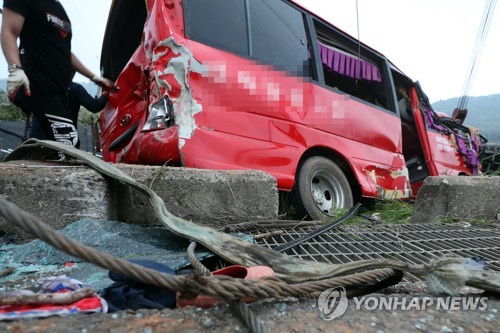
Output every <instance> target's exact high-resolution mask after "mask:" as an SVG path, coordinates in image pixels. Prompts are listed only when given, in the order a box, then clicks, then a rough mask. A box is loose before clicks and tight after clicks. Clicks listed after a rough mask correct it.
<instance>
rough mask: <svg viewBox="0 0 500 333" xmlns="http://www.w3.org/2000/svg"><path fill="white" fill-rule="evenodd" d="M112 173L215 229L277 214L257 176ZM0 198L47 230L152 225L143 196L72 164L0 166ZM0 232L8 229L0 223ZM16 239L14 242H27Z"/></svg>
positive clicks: (271, 190) (264, 181)
mask: <svg viewBox="0 0 500 333" xmlns="http://www.w3.org/2000/svg"><path fill="white" fill-rule="evenodd" d="M117 167H118V168H119V169H121V170H123V171H124V172H126V173H127V174H129V175H131V176H132V177H133V178H135V179H136V180H138V181H139V182H141V183H143V184H145V185H147V186H149V187H151V188H152V189H153V190H154V191H155V192H156V193H157V194H158V195H159V196H160V197H161V198H162V199H163V200H164V201H165V204H166V207H167V209H168V210H169V211H170V212H172V213H173V214H174V215H177V216H179V217H182V218H184V219H188V220H191V221H193V222H196V223H200V224H204V225H210V226H213V227H220V226H224V225H227V224H232V223H238V222H242V221H251V220H269V219H276V218H277V215H278V191H277V186H276V180H275V179H274V177H272V176H271V175H269V174H267V173H264V172H261V171H211V170H200V169H187V168H173V167H156V166H137V165H124V164H122V165H117ZM0 196H2V197H4V198H6V199H7V200H9V201H10V202H13V203H14V204H16V205H18V206H19V207H20V208H22V209H24V210H26V211H28V212H29V213H31V214H33V215H35V216H37V217H39V218H40V219H41V220H42V221H44V222H46V223H48V224H49V225H50V226H52V227H53V228H55V229H62V228H63V227H65V226H67V225H68V224H70V223H73V222H75V221H77V220H80V219H83V218H93V219H107V220H117V221H122V222H129V223H137V224H159V221H157V220H156V218H155V216H154V212H153V210H152V206H151V205H150V204H149V202H148V201H147V199H146V197H145V196H143V195H142V194H140V193H137V192H135V191H133V190H131V189H129V188H128V187H126V186H125V185H123V184H119V183H117V182H116V181H114V180H110V179H108V178H105V177H103V176H102V175H101V174H100V173H98V172H97V171H94V170H93V169H91V168H89V167H87V166H83V165H80V164H60V163H48V162H38V161H37V162H33V161H15V162H8V163H0ZM0 231H3V232H7V233H12V232H14V231H15V229H14V228H13V227H12V226H10V225H9V224H7V222H6V221H5V220H3V219H1V218H0ZM16 232H19V231H16ZM20 234H21V236H20V238H18V239H17V240H18V241H19V242H24V241H28V240H31V239H32V237H31V235H28V234H26V233H24V232H21V233H20Z"/></svg>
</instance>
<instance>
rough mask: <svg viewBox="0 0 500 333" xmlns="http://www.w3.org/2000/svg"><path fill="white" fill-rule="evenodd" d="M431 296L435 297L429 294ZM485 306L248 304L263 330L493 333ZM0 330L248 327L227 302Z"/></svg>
mask: <svg viewBox="0 0 500 333" xmlns="http://www.w3.org/2000/svg"><path fill="white" fill-rule="evenodd" d="M410 295H411V296H415V297H419V298H422V297H431V296H430V295H429V294H426V290H425V287H424V286H423V285H418V284H412V285H404V286H401V285H398V286H396V287H392V288H388V289H386V290H385V291H384V293H379V294H372V295H371V296H375V297H388V296H394V297H405V296H406V297H410ZM434 299H435V298H434ZM487 305H488V307H487V309H485V310H475V311H472V310H468V311H466V310H455V311H451V310H450V311H444V310H437V309H435V307H434V308H433V307H429V308H427V309H426V310H425V311H418V310H415V309H412V310H401V309H399V310H375V311H367V310H366V309H364V310H356V309H355V303H354V301H352V300H350V301H349V306H348V308H347V311H346V312H345V314H343V315H342V316H341V317H339V318H336V319H333V320H331V321H325V320H323V319H322V318H321V315H320V311H319V309H318V306H317V302H316V300H314V299H300V300H297V299H289V300H285V301H283V300H281V301H272V300H266V301H260V302H256V303H253V304H251V308H252V309H253V310H254V312H255V313H256V314H257V315H258V317H259V319H260V320H262V321H263V323H264V325H265V327H267V329H268V330H269V332H332V331H336V332H374V333H382V332H395V333H401V332H442V333H451V332H499V327H500V299H499V298H492V297H489V299H488V301H487ZM0 332H16V333H18V332H23V333H24V332H26V333H28V332H54V333H58V332H61V333H63V332H64V333H66V332H67V333H72V332H75V333H76V332H79V333H86V332H112V333H121V332H124V333H125V332H127V333H128V332H141V333H153V332H248V330H247V328H246V327H245V326H244V325H243V324H242V322H241V321H240V320H239V319H238V318H237V317H236V316H235V315H234V313H232V312H231V311H230V309H229V307H228V306H227V305H221V306H217V307H214V308H211V309H199V308H193V307H187V308H184V309H175V310H170V309H166V310H162V311H157V310H140V311H137V312H134V311H121V312H116V313H113V314H92V315H83V314H78V315H74V316H71V317H66V318H47V319H35V320H22V321H14V322H0Z"/></svg>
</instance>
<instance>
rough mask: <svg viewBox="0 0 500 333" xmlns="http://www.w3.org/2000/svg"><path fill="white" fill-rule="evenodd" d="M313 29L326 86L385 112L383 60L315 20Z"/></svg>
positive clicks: (386, 103) (386, 106) (386, 107)
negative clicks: (380, 108) (368, 53)
mask: <svg viewBox="0 0 500 333" xmlns="http://www.w3.org/2000/svg"><path fill="white" fill-rule="evenodd" d="M315 28H316V35H317V38H318V41H317V46H318V50H319V54H320V59H321V65H322V68H323V75H324V78H325V84H326V85H327V86H330V87H333V88H336V89H339V90H341V91H343V92H345V93H347V94H349V95H352V96H354V97H357V98H360V99H362V100H364V101H367V102H369V103H371V104H374V105H377V106H379V107H382V108H384V109H388V102H387V97H386V96H387V94H386V86H385V82H384V80H383V72H382V70H381V68H382V66H381V65H380V64H381V63H382V61H381V60H378V59H376V56H375V55H374V54H370V56H371V57H370V58H371V59H369V58H368V57H367V56H366V54H367V51H366V50H365V49H364V48H363V49H361V48H360V49H359V50H358V45H357V44H356V43H354V42H353V41H351V40H347V39H346V38H344V37H342V36H341V35H340V34H339V33H335V32H334V31H332V30H329V29H328V28H326V27H325V26H323V25H322V24H321V23H319V22H317V21H315Z"/></svg>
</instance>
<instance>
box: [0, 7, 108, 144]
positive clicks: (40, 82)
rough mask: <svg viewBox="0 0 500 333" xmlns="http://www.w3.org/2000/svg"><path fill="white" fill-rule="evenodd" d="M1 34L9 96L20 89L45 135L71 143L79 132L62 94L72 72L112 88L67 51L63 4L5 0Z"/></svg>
mask: <svg viewBox="0 0 500 333" xmlns="http://www.w3.org/2000/svg"><path fill="white" fill-rule="evenodd" d="M1 35H2V36H1V44H2V50H3V53H4V55H5V58H6V60H7V63H8V64H9V77H8V79H7V93H8V96H9V99H10V100H11V101H12V100H13V99H14V97H15V96H16V94H17V92H18V91H19V90H20V89H22V90H23V92H24V94H25V96H26V97H27V99H28V101H29V104H30V105H32V106H33V107H32V108H31V110H32V111H33V112H34V114H35V115H36V116H37V119H39V120H40V124H41V127H42V129H43V132H44V133H45V135H46V136H47V137H48V138H50V139H51V140H55V141H58V142H61V143H64V144H68V145H72V146H75V145H76V144H77V143H78V133H77V131H76V125H75V123H74V122H73V120H72V114H71V110H70V105H69V104H70V102H69V99H68V95H67V91H68V87H69V85H70V83H71V77H72V76H71V73H72V71H73V70H76V71H77V72H78V73H80V74H82V75H83V76H85V77H87V78H89V79H91V80H92V81H93V82H95V83H96V84H98V85H100V86H101V87H103V88H104V89H108V90H109V89H117V88H116V87H115V86H114V84H113V83H112V82H111V81H110V80H108V79H105V78H102V77H99V76H97V75H94V74H93V73H92V72H91V71H90V70H89V69H87V68H86V67H85V66H84V65H83V64H82V63H81V62H80V61H79V59H78V58H77V57H76V56H75V55H74V54H73V53H72V52H71V38H72V32H71V22H70V20H69V18H68V16H67V15H66V11H65V10H64V8H63V6H62V5H61V4H60V3H59V1H57V0H36V1H33V0H4V7H3V19H2V31H1ZM18 38H19V39H20V45H19V47H18V46H17V39H18Z"/></svg>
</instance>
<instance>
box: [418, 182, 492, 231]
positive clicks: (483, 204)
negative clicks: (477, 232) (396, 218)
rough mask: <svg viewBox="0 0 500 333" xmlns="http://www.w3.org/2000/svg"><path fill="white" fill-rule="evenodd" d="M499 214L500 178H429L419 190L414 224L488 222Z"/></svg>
mask: <svg viewBox="0 0 500 333" xmlns="http://www.w3.org/2000/svg"><path fill="white" fill-rule="evenodd" d="M498 214H500V177H499V176H471V177H465V176H464V177H453V176H439V177H428V178H427V179H426V180H425V181H424V184H423V185H422V187H421V188H420V190H419V192H418V195H417V200H416V202H415V208H414V214H413V217H412V220H411V223H432V222H434V221H436V220H437V219H438V218H440V217H441V218H442V217H448V218H454V219H475V218H487V219H491V220H498Z"/></svg>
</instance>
